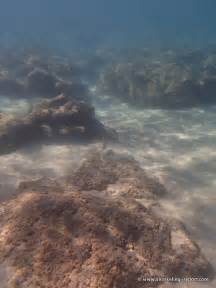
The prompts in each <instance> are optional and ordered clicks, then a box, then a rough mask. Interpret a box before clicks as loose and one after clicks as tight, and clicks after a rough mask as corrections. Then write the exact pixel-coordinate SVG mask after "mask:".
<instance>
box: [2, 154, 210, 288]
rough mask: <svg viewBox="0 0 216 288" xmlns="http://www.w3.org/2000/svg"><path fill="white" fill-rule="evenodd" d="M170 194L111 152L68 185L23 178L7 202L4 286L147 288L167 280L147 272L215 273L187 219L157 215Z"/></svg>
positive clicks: (92, 160) (92, 159)
mask: <svg viewBox="0 0 216 288" xmlns="http://www.w3.org/2000/svg"><path fill="white" fill-rule="evenodd" d="M92 167H98V171H99V172H98V173H94V172H96V171H95V170H94V169H93V172H92ZM123 179H125V181H123ZM123 182H124V185H122V183H123ZM153 183H154V184H153ZM164 192H165V188H164V187H163V188H162V186H161V184H160V185H159V183H158V182H157V181H156V182H154V180H153V179H152V178H149V177H148V175H147V174H146V172H145V171H143V170H142V169H141V168H140V167H139V166H138V164H137V163H136V162H135V161H134V160H133V159H131V158H127V157H126V156H124V155H118V154H115V153H114V152H112V151H105V152H100V151H95V152H94V153H93V154H91V153H90V156H87V159H86V160H85V161H84V163H83V164H81V167H80V168H79V169H78V171H75V172H73V173H72V175H71V176H70V175H69V176H68V178H67V179H66V180H65V181H61V185H57V184H56V182H53V181H52V180H45V179H42V180H38V181H33V182H31V181H30V182H28V183H25V182H24V183H21V184H20V186H19V195H18V196H17V197H16V198H15V199H12V200H9V201H7V202H5V203H1V204H0V212H1V218H0V267H1V271H3V273H1V283H2V286H1V287H4V288H9V287H22V288H25V287H28V288H36V287H46V288H57V287H62V288H64V287H65V288H66V287H67V288H68V287H83V288H84V287H86V288H87V287H92V288H96V287H97V288H101V287H103V288H113V287H118V288H121V287H122V288H123V287H124V288H126V287H128V288H131V287H134V288H141V287H159V286H160V285H161V284H162V282H155V283H154V285H153V284H152V283H148V282H143V281H144V280H143V279H144V278H145V277H172V276H174V277H196V276H197V277H209V278H211V277H212V276H213V271H212V268H211V265H210V264H209V263H208V261H207V260H206V259H205V257H204V256H203V255H202V253H201V252H200V249H199V248H198V246H197V245H196V244H195V243H194V242H193V241H192V240H191V239H190V237H189V236H188V234H187V232H186V231H185V229H184V227H183V225H182V224H181V223H178V222H176V221H174V220H173V221H172V219H169V220H167V219H163V218H162V217H158V216H157V213H156V212H155V210H157V209H160V206H159V204H158V203H157V197H160V196H161V195H162V194H164ZM156 195H157V196H156ZM159 195H160V196H159ZM139 198H142V202H140V201H139V200H138V199H139ZM153 207H154V208H153ZM152 285H153V286H152Z"/></svg>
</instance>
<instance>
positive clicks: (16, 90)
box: [0, 52, 89, 102]
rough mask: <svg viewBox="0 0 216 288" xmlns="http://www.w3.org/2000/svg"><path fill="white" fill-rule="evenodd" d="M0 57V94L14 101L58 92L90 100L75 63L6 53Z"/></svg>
mask: <svg viewBox="0 0 216 288" xmlns="http://www.w3.org/2000/svg"><path fill="white" fill-rule="evenodd" d="M0 56H2V58H3V56H5V59H1V57H0V95H4V96H8V97H13V98H14V97H15V98H20V97H22V98H30V99H31V98H33V97H34V98H35V97H40V98H50V97H55V96H57V95H59V94H61V93H64V94H65V95H66V96H69V97H71V98H73V99H75V100H79V101H87V102H88V101H89V91H88V88H87V86H86V85H85V84H84V82H83V81H82V79H81V72H80V70H79V67H78V66H76V64H73V63H70V59H69V58H68V59H67V61H65V59H62V58H61V57H59V58H58V57H54V56H52V55H51V56H47V57H45V56H43V54H42V55H40V54H37V53H36V54H31V53H27V52H26V53H24V54H19V53H17V54H15V55H14V54H12V55H11V54H9V55H8V54H7V55H4V53H3V55H0Z"/></svg>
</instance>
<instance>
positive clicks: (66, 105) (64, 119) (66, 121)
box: [0, 94, 114, 153]
mask: <svg viewBox="0 0 216 288" xmlns="http://www.w3.org/2000/svg"><path fill="white" fill-rule="evenodd" d="M7 117H8V116H4V115H3V114H2V115H1V119H0V151H1V153H3V152H10V151H11V150H15V149H17V148H19V147H22V146H25V145H27V144H29V143H35V142H44V141H50V140H52V141H61V140H94V139H104V138H107V137H108V135H110V136H111V134H112V133H111V131H110V132H108V129H107V130H106V129H105V127H104V126H103V125H102V124H101V123H100V122H99V121H98V120H97V119H96V117H95V113H94V108H93V107H91V106H89V105H88V104H85V103H84V102H76V101H72V100H70V98H67V97H66V96H64V95H62V94H61V95H59V96H57V97H55V98H53V99H52V100H45V101H43V102H42V103H41V104H38V105H36V106H35V107H34V108H33V110H32V111H31V112H30V113H29V114H27V115H26V116H24V117H18V118H14V119H10V120H9V121H6V119H5V118H7ZM113 135H114V134H113Z"/></svg>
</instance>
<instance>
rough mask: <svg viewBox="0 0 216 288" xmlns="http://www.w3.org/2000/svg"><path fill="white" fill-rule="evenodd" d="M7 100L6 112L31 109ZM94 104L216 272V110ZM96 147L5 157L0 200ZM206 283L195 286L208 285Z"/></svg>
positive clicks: (59, 172)
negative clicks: (161, 187) (160, 187)
mask: <svg viewBox="0 0 216 288" xmlns="http://www.w3.org/2000/svg"><path fill="white" fill-rule="evenodd" d="M104 99H105V100H104ZM3 101H4V105H1V110H2V111H7V112H11V111H13V113H18V114H20V113H21V114H22V113H26V112H27V111H28V109H29V104H28V103H27V102H26V101H25V100H19V101H18V100H14V101H12V102H11V101H9V100H7V99H3ZM105 102H106V105H104V103H105ZM2 103H3V102H2ZM93 104H94V106H95V107H96V114H97V117H98V118H99V119H100V120H101V121H102V122H103V123H104V124H105V125H107V126H109V127H112V128H114V129H116V131H117V132H118V134H119V141H120V143H118V144H115V145H111V144H108V147H109V145H110V148H113V149H115V150H117V151H120V152H125V153H129V154H130V155H133V157H134V158H135V159H136V160H138V161H139V163H140V164H141V166H142V167H144V168H145V169H146V170H147V171H148V172H149V173H150V174H152V175H156V176H157V177H159V178H160V180H161V181H162V182H163V183H164V184H165V185H166V187H167V188H168V190H169V194H168V196H166V197H165V198H164V199H162V200H161V204H162V208H163V213H165V214H167V215H171V216H172V217H176V218H178V219H181V220H182V221H183V222H184V223H185V224H186V227H187V229H188V231H189V232H190V233H191V235H192V238H193V239H194V240H195V241H197V243H198V244H199V245H200V247H201V248H202V250H203V252H204V254H205V255H206V257H207V258H208V259H209V261H210V262H211V263H212V264H213V265H214V267H215V268H216V251H215V243H216V239H215V235H216V225H215V219H216V210H215V206H216V194H215V192H216V177H215V176H216V175H215V174H216V129H215V127H216V118H215V114H216V107H209V108H199V109H198V108H197V109H189V110H181V111H172V110H169V111H168V110H150V109H148V110H138V109H135V108H131V107H129V106H128V105H127V104H123V103H120V102H118V101H113V100H110V99H109V98H106V97H105V96H104V98H103V101H98V98H97V97H96V98H95V103H93ZM96 147H101V144H99V143H98V144H89V145H75V144H71V145H42V146H39V147H35V148H34V149H33V150H32V148H31V149H21V150H19V151H17V152H14V153H11V154H8V155H1V156H0V161H1V165H0V175H1V179H0V183H1V186H0V196H1V197H0V199H1V200H4V199H7V198H8V196H11V195H13V194H14V192H15V187H16V186H17V185H18V183H19V182H20V181H22V180H26V179H32V178H33V179H37V178H39V177H42V176H48V177H54V178H56V177H63V176H64V175H66V174H68V173H70V172H71V171H72V170H74V169H75V168H76V167H77V166H78V165H79V164H80V161H81V160H82V159H83V157H84V155H85V153H86V152H87V151H88V150H89V149H92V148H96ZM203 285H204V284H201V286H198V283H196V285H195V286H194V287H206V286H203ZM215 285H216V284H215V283H212V284H210V286H208V287H215ZM181 287H183V286H181ZM186 287H187V286H186ZM189 287H191V286H189Z"/></svg>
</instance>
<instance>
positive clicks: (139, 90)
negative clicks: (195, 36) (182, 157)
mask: <svg viewBox="0 0 216 288" xmlns="http://www.w3.org/2000/svg"><path fill="white" fill-rule="evenodd" d="M215 55H216V53H215V51H196V50H194V51H181V52H179V51H165V52H160V53H158V54H157V55H151V54H147V55H146V54H145V53H143V54H142V53H140V54H138V55H136V54H135V55H134V57H129V58H127V57H125V58H124V59H121V61H120V62H115V63H114V64H112V65H110V67H109V68H107V69H105V71H104V73H103V75H102V76H101V79H100V81H99V86H100V89H101V91H103V93H104V92H105V93H108V94H110V95H112V96H114V97H118V98H120V99H121V100H123V101H125V102H128V103H130V104H133V105H136V106H138V107H144V108H168V109H170V108H171V109H172V108H174V109H178V108H190V107H195V106H200V105H209V104H215V103H216V97H215V95H216V62H215V59H216V57H215Z"/></svg>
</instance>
